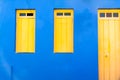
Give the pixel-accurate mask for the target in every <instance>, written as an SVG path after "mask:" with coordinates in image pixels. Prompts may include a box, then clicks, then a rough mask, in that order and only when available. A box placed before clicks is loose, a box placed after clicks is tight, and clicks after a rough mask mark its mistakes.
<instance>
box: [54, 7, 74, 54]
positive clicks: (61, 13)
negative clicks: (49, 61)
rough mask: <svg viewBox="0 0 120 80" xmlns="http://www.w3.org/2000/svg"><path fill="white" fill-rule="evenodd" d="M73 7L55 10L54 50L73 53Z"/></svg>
mask: <svg viewBox="0 0 120 80" xmlns="http://www.w3.org/2000/svg"><path fill="white" fill-rule="evenodd" d="M73 17H74V16H73V9H55V10H54V52H55V53H61V52H62V53H63V52H65V53H66V52H67V53H73Z"/></svg>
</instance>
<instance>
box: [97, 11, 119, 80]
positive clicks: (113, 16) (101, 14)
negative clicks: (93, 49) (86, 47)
mask: <svg viewBox="0 0 120 80" xmlns="http://www.w3.org/2000/svg"><path fill="white" fill-rule="evenodd" d="M119 13H120V10H119V9H99V10H98V53H99V54H98V58H99V59H98V61H99V62H98V64H99V80H120V17H119Z"/></svg>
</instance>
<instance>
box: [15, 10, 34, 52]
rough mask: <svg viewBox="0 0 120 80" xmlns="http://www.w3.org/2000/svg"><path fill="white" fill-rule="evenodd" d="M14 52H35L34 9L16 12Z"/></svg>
mask: <svg viewBox="0 0 120 80" xmlns="http://www.w3.org/2000/svg"><path fill="white" fill-rule="evenodd" d="M16 52H17V53H19V52H35V10H17V12H16Z"/></svg>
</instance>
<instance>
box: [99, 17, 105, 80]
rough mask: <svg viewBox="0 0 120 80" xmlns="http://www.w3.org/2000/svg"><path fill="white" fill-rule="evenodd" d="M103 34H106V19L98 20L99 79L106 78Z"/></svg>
mask: <svg viewBox="0 0 120 80" xmlns="http://www.w3.org/2000/svg"><path fill="white" fill-rule="evenodd" d="M103 36H104V20H100V19H99V20H98V53H99V54H98V58H99V60H98V61H99V62H98V64H99V80H104V57H103V56H104V54H103V53H104V51H103V47H104V45H103V39H104V38H103Z"/></svg>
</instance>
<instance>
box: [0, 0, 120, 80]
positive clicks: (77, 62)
mask: <svg viewBox="0 0 120 80" xmlns="http://www.w3.org/2000/svg"><path fill="white" fill-rule="evenodd" d="M119 3H120V1H119V0H116V1H114V0H111V1H110V0H105V1H103V0H42V1H41V0H0V80H10V76H11V66H13V78H14V80H98V49H97V48H98V47H97V46H98V45H97V8H107V7H110V8H112V7H115V8H118V7H120V5H119ZM28 8H35V9H36V53H35V54H16V53H15V35H16V34H15V33H16V30H15V29H16V24H15V23H16V21H15V10H16V9H28ZM54 8H74V54H54V53H53V38H54V37H53V29H54V22H53V9H54Z"/></svg>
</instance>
